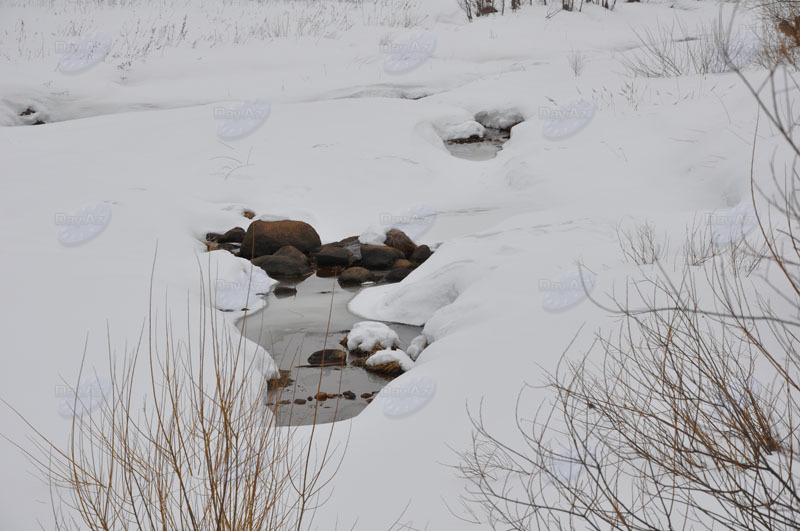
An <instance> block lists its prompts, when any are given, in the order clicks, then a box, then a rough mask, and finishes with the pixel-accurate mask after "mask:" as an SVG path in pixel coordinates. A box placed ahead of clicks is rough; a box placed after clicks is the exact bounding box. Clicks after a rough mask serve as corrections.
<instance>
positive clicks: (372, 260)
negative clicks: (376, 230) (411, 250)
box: [361, 245, 405, 269]
mask: <svg viewBox="0 0 800 531" xmlns="http://www.w3.org/2000/svg"><path fill="white" fill-rule="evenodd" d="M401 258H405V255H404V254H403V253H402V252H401V251H399V250H397V249H395V248H394V247H387V246H385V245H362V246H361V265H363V266H364V267H366V268H367V269H389V268H390V267H392V265H394V263H395V262H397V261H398V260H400V259H401Z"/></svg>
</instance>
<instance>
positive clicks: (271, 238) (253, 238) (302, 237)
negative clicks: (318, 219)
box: [240, 220, 322, 258]
mask: <svg viewBox="0 0 800 531" xmlns="http://www.w3.org/2000/svg"><path fill="white" fill-rule="evenodd" d="M321 243H322V242H321V241H320V239H319V234H317V231H316V230H314V227H312V226H311V225H309V224H308V223H305V222H302V221H291V220H286V221H261V220H257V221H254V222H252V223H251V224H250V226H249V227H248V228H247V231H246V232H245V235H244V239H243V240H242V250H241V252H240V254H241V256H242V257H244V258H257V257H259V256H264V255H268V254H272V253H274V252H275V251H277V250H278V249H280V248H281V247H283V246H285V245H292V246H294V247H296V248H297V249H299V250H300V251H301V252H303V253H305V254H307V253H309V252H311V251H312V250H313V249H316V248H317V247H319V246H320V244H321Z"/></svg>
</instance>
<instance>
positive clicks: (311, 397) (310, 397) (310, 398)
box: [306, 396, 314, 402]
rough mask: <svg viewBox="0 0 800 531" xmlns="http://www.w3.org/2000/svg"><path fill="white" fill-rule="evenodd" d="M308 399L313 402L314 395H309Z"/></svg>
mask: <svg viewBox="0 0 800 531" xmlns="http://www.w3.org/2000/svg"><path fill="white" fill-rule="evenodd" d="M306 400H307V401H309V402H311V401H312V400H314V397H313V396H309V397H308V398H306Z"/></svg>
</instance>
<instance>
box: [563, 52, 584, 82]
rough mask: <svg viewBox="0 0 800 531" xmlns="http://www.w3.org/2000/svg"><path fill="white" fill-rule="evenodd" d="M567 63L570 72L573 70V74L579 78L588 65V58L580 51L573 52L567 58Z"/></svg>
mask: <svg viewBox="0 0 800 531" xmlns="http://www.w3.org/2000/svg"><path fill="white" fill-rule="evenodd" d="M567 62H568V63H569V68H570V70H572V73H573V74H575V77H579V76H580V75H581V74H582V73H583V67H584V66H585V64H586V57H585V56H584V55H583V54H582V53H581V51H580V50H573V51H572V52H570V54H569V55H568V56H567Z"/></svg>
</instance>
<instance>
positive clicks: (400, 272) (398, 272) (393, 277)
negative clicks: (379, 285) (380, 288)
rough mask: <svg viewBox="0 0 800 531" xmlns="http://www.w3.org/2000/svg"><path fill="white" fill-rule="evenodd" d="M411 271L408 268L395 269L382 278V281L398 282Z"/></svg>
mask: <svg viewBox="0 0 800 531" xmlns="http://www.w3.org/2000/svg"><path fill="white" fill-rule="evenodd" d="M412 271H413V269H411V268H410V267H400V268H397V269H392V270H391V271H389V273H387V274H386V276H385V277H383V278H384V280H386V282H400V281H402V280H403V279H404V278H406V277H407V276H408V275H409V274H410V273H411V272H412Z"/></svg>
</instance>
